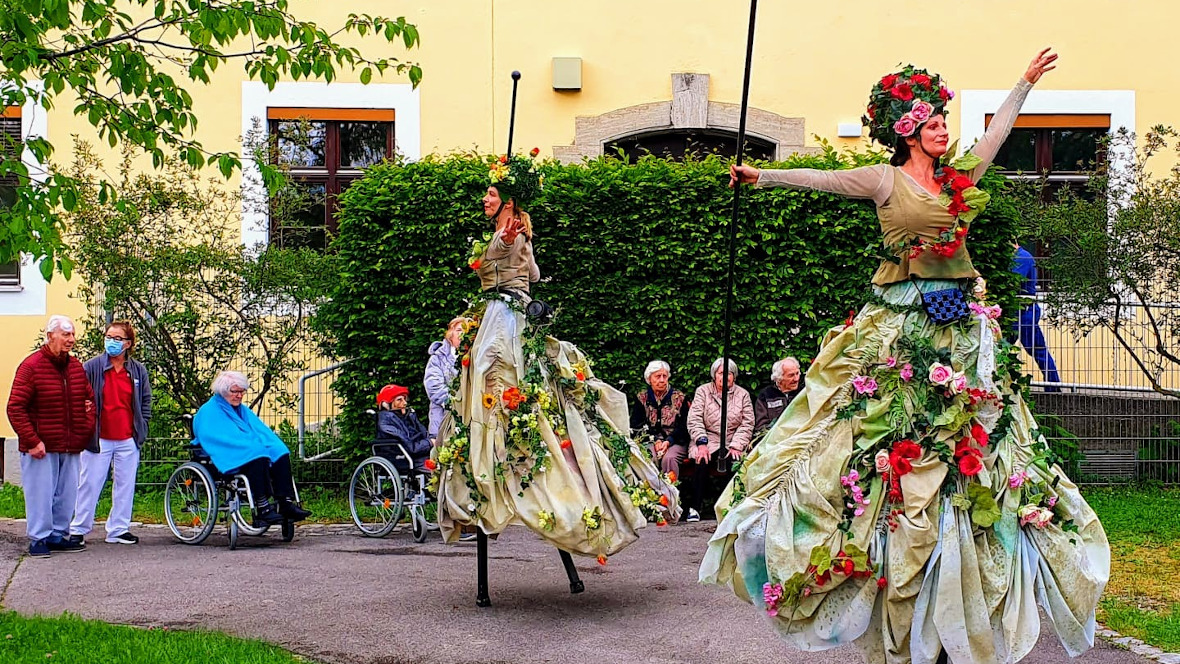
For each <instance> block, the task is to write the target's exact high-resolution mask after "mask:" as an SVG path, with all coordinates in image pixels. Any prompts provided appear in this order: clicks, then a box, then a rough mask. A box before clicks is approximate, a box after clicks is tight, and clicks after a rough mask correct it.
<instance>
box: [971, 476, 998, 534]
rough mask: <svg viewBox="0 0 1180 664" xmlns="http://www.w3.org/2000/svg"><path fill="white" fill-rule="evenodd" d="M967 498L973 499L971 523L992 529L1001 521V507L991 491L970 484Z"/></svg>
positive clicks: (979, 485) (984, 487) (981, 486)
mask: <svg viewBox="0 0 1180 664" xmlns="http://www.w3.org/2000/svg"><path fill="white" fill-rule="evenodd" d="M967 497H968V498H970V499H971V523H974V524H975V525H977V526H979V527H980V528H991V527H992V524H994V523H995V522H996V521H999V520H1000V516H1001V512H1000V506H999V505H997V504H996V498H995V496H993V495H992V491H991V489H989V488H987V487H986V486H984V485H982V484H968V485H967Z"/></svg>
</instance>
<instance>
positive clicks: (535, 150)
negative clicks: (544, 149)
mask: <svg viewBox="0 0 1180 664" xmlns="http://www.w3.org/2000/svg"><path fill="white" fill-rule="evenodd" d="M539 154H541V148H533V149H532V150H529V156H532V157H535V156H537V155H539Z"/></svg>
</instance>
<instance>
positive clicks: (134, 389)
mask: <svg viewBox="0 0 1180 664" xmlns="http://www.w3.org/2000/svg"><path fill="white" fill-rule="evenodd" d="M104 337H105V338H104V339H103V352H102V353H101V354H99V355H98V356H97V357H94V358H92V359H90V360H89V361H88V362H86V363H85V364H84V365H82V368H83V369H85V370H86V378H87V379H88V380H89V381H90V386H91V387H92V388H93V389H94V401H95V403H94V410H95V414H96V415H97V416H98V426H96V427H95V428H94V435H93V436H92V437H91V440H90V447H88V448H87V449H86V451H84V452H82V458H81V460H80V466H81V471H80V472H79V475H78V496H77V499H76V501H75V503H74V520H73V521H72V522H71V523H70V541H71V542H72V543H75V544H78V545H81V544H84V543H85V542H84V539H85V537H86V535H87V534H88V533H89V532H90V530H91V529H92V528H93V527H94V512H95V508H96V507H97V505H98V495H99V494H100V493H102V488H103V486H104V485H105V484H106V481H107V475H109V474H111V469H112V467H113V468H114V473H113V474H114V480H113V483H112V487H111V512H110V514H109V515H108V516H107V526H106V533H107V535H106V541H107V543H109V544H135V543H137V542H138V541H139V538H138V537H136V536H135V535H133V534H132V533H131V532H130V530H129V528H130V526H131V505H132V503H133V502H134V500H135V476H136V473H137V472H138V470H139V448H140V446H142V445H143V441H144V439H146V438H147V433H148V420H150V419H151V418H152V385H151V381H150V380H149V379H148V373H147V369H145V368H144V366H143V364H141V363H139V362H137V361H136V360H134V359H132V358H131V350H132V349H133V348H134V347H135V329H134V328H133V327H132V326H131V323H130V322H129V321H125V320H118V321H115V322H113V323H111V324H109V325H107V329H106V332H105V333H104Z"/></svg>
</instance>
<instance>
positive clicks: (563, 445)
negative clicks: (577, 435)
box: [561, 438, 574, 450]
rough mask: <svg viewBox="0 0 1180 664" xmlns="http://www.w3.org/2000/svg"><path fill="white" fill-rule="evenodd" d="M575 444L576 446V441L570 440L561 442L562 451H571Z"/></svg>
mask: <svg viewBox="0 0 1180 664" xmlns="http://www.w3.org/2000/svg"><path fill="white" fill-rule="evenodd" d="M573 444H574V441H572V440H570V439H569V438H566V439H565V440H563V441H561V449H563V450H565V449H569V447H570V445H573Z"/></svg>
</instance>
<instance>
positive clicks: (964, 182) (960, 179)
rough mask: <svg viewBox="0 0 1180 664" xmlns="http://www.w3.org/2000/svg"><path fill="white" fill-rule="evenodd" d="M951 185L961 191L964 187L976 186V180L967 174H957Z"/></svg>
mask: <svg viewBox="0 0 1180 664" xmlns="http://www.w3.org/2000/svg"><path fill="white" fill-rule="evenodd" d="M951 186H952V187H954V188H955V189H958V190H959V191H962V190H964V189H969V188H971V187H974V186H975V182H973V181H972V180H971V178H969V177H967V176H966V175H956V176H955V179H954V180H953V181H952V182H951Z"/></svg>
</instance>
